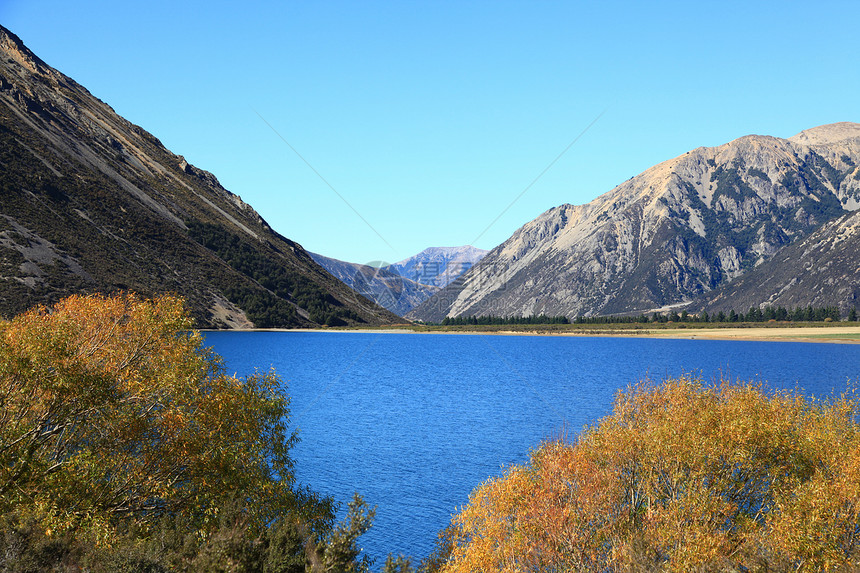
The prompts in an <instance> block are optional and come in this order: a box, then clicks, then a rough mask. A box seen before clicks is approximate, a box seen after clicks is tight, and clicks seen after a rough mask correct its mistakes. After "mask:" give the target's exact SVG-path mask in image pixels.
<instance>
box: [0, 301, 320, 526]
mask: <svg viewBox="0 0 860 573" xmlns="http://www.w3.org/2000/svg"><path fill="white" fill-rule="evenodd" d="M287 406H288V403H287V400H286V398H284V397H283V395H282V394H281V393H280V381H279V380H278V378H277V377H276V376H275V375H273V374H266V375H262V374H257V375H253V376H249V377H247V378H236V377H233V376H228V375H226V374H225V373H224V370H223V367H222V365H221V363H220V361H219V359H218V358H217V357H216V356H214V355H213V354H211V353H210V352H209V351H207V350H206V349H204V348H203V346H202V341H201V337H200V335H199V333H196V332H194V331H192V330H191V322H190V318H189V317H188V314H187V313H186V311H185V309H184V306H183V303H182V301H181V300H179V299H177V298H174V297H171V296H163V297H160V298H157V299H155V300H152V301H149V300H142V299H140V298H138V297H136V296H134V295H117V296H110V297H106V296H100V295H94V296H73V297H70V298H68V299H65V300H63V301H62V302H60V303H58V304H57V305H56V306H55V307H53V308H50V309H48V308H38V309H35V310H32V311H30V312H28V313H25V314H23V315H21V316H19V317H17V318H15V319H13V320H12V321H9V322H4V323H0V509H2V510H3V511H10V510H14V511H17V512H19V513H21V512H30V513H32V514H37V515H38V516H39V519H40V520H42V521H43V523H45V524H46V525H45V526H46V528H48V531H49V532H50V530H51V529H55V530H68V529H70V528H72V529H78V530H81V529H83V530H89V531H92V532H101V535H103V536H105V535H109V531H110V527H111V525H112V524H115V523H117V521H118V520H123V519H125V520H128V519H132V520H134V521H135V522H136V523H142V524H145V523H146V522H151V521H153V520H155V519H159V518H160V517H162V516H164V515H166V514H167V515H175V516H177V518H178V517H179V516H181V517H182V519H183V520H184V521H187V522H189V523H192V524H194V527H195V528H196V529H199V531H201V532H202V533H205V531H206V528H207V523H214V522H215V520H216V518H217V513H218V511H219V508H221V507H223V506H225V505H226V504H228V503H233V502H234V501H236V500H238V501H239V502H241V504H242V506H243V508H244V510H243V511H244V512H246V514H247V516H248V518H247V519H248V520H250V521H252V522H254V523H257V524H258V525H259V526H260V527H264V526H265V525H266V524H268V523H271V521H272V520H273V519H277V518H279V517H281V516H283V515H285V514H287V513H288V512H295V511H297V510H299V509H300V506H302V504H303V501H302V496H303V495H305V494H304V493H303V492H301V491H299V492H296V491H293V489H292V486H293V483H294V482H293V475H292V462H291V460H290V458H289V455H288V452H289V449H290V447H291V446H292V444H293V442H294V440H295V438H294V436H293V435H291V434H289V433H288V432H287V431H286V428H285V419H286V417H287V414H288V409H287ZM307 495H310V494H307ZM305 501H307V500H305ZM306 507H310V505H307V506H306Z"/></svg>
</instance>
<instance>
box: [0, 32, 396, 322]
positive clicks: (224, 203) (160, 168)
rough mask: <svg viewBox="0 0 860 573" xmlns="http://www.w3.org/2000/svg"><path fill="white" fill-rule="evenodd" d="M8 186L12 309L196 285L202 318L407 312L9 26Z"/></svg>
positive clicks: (380, 318) (1, 121) (0, 228)
mask: <svg viewBox="0 0 860 573" xmlns="http://www.w3.org/2000/svg"><path fill="white" fill-rule="evenodd" d="M0 191H2V194H0V201H1V202H0V315H3V316H7V317H8V316H10V315H12V314H16V313H18V312H21V311H22V310H24V309H26V308H29V307H30V306H33V305H34V304H39V303H50V302H53V301H55V300H57V299H58V298H60V297H62V296H65V295H67V294H71V293H79V292H97V291H98V292H111V291H117V290H133V291H136V292H139V293H141V294H143V295H146V296H153V295H156V294H159V293H163V292H174V293H178V294H181V295H183V296H185V297H186V299H187V300H188V303H189V306H190V309H191V311H192V313H193V314H194V316H195V317H196V318H197V320H198V325H200V326H214V327H250V326H264V327H268V326H314V325H319V324H326V323H327V324H348V323H352V324H359V323H362V324H381V323H390V322H395V321H397V320H398V318H397V317H396V316H394V315H392V314H391V313H390V312H388V311H386V310H384V309H382V308H380V307H378V306H377V305H375V304H374V303H372V302H370V301H368V300H366V299H364V298H363V297H360V296H356V295H355V294H354V293H353V292H352V291H350V290H349V289H348V288H346V287H345V286H344V285H343V284H342V283H341V282H340V281H338V280H336V279H335V278H334V277H332V276H331V275H330V274H329V273H327V272H326V271H325V270H324V269H323V268H322V267H320V266H319V265H317V264H316V263H315V262H314V261H313V260H312V259H311V257H310V256H309V255H308V254H307V253H306V252H305V251H304V249H303V248H302V247H301V246H300V245H298V244H297V243H295V242H293V241H290V240H289V239H287V238H285V237H283V236H281V235H280V234H278V233H276V232H275V231H274V230H272V229H271V227H270V226H269V225H268V224H267V223H266V221H264V220H263V218H262V217H260V215H259V214H258V213H257V212H256V211H254V209H253V208H252V207H251V206H249V205H248V204H246V203H245V202H244V201H242V200H241V199H240V198H239V197H238V196H237V195H235V194H233V193H231V192H230V191H228V190H226V189H224V188H223V187H222V186H221V185H220V183H219V182H218V180H217V179H216V178H215V176H214V175H212V174H211V173H209V172H207V171H204V170H202V169H198V168H196V167H194V166H192V165H190V164H188V162H186V161H185V159H184V158H183V157H182V156H180V155H175V154H173V153H171V152H170V151H168V150H167V149H166V148H165V147H164V146H163V145H162V144H161V142H160V141H159V140H158V139H157V138H155V137H154V136H153V135H151V134H150V133H148V132H146V131H145V130H143V129H142V128H140V127H138V126H136V125H133V124H131V123H130V122H128V121H127V120H125V119H123V118H122V117H120V116H118V115H117V114H116V113H115V112H114V111H113V109H111V108H110V106H108V105H107V104H105V103H104V102H102V101H100V100H98V99H97V98H95V97H93V96H92V94H90V93H89V92H88V91H87V90H86V89H85V88H84V87H82V86H81V85H79V84H78V83H77V82H75V81H74V80H72V79H71V78H69V77H67V76H65V75H64V74H62V73H60V72H58V71H57V70H55V69H53V68H51V67H50V66H48V65H47V64H45V63H44V62H43V61H42V60H41V59H39V58H38V57H37V56H35V55H34V54H33V53H32V52H30V50H28V49H27V48H26V46H24V44H23V42H21V40H20V39H19V38H18V37H17V36H15V35H14V34H12V33H11V32H9V31H8V30H6V29H5V28H2V27H0Z"/></svg>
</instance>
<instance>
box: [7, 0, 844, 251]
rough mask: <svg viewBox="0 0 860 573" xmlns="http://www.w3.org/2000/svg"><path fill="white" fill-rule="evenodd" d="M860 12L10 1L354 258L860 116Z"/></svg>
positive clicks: (149, 116)
mask: <svg viewBox="0 0 860 573" xmlns="http://www.w3.org/2000/svg"><path fill="white" fill-rule="evenodd" d="M858 22H860V3H857V2H854V1H845V2H828V1H824V2H819V3H810V2H808V1H806V2H612V1H608V2H599V3H598V2H594V3H585V2H540V1H531V2H525V1H523V2H504V1H502V2H479V1H465V0H459V1H452V2H447V1H426V2H415V1H402V2H373V1H368V0H365V1H361V2H333V1H332V2H329V1H274V0H272V1H260V2H253V1H252V2H247V3H244V5H242V3H237V2H232V1H231V2H220V1H212V0H210V1H206V2H199V1H189V2H183V1H181V2H175V1H170V2H168V1H163V0H150V1H148V2H108V1H104V2H101V1H90V0H76V1H74V2H70V1H68V0H0V23H2V24H3V25H4V26H6V27H8V28H9V29H11V30H12V31H13V32H14V33H16V34H17V35H18V36H20V37H21V39H22V40H23V41H24V42H25V43H26V44H27V45H28V46H29V47H30V48H31V49H32V50H34V51H35V52H36V54H37V55H39V56H40V57H41V58H42V59H44V60H45V61H46V62H47V63H48V64H50V65H52V66H54V67H56V68H58V69H59V70H60V71H62V72H64V73H66V74H67V75H69V76H71V77H73V78H74V79H75V80H77V81H78V82H79V83H81V84H83V85H84V86H86V87H87V88H88V89H89V90H90V91H91V92H92V93H93V94H94V95H95V96H97V97H99V98H100V99H102V100H104V101H106V102H107V103H109V104H110V105H111V106H113V108H114V109H115V110H116V111H117V112H118V113H120V114H121V115H123V116H125V117H126V118H127V119H129V120H130V121H132V122H134V123H137V124H139V125H141V126H142V127H144V128H145V129H147V130H148V131H150V132H152V133H153V134H154V135H156V136H157V137H158V138H160V139H161V141H162V142H163V143H164V144H165V145H166V146H167V147H168V148H169V149H170V150H171V151H173V152H175V153H178V154H182V155H184V156H185V157H186V158H187V159H188V160H189V161H190V162H191V163H193V164H195V165H197V166H198V167H201V168H203V169H207V170H209V171H211V172H213V173H214V174H215V175H216V176H217V177H218V178H219V179H220V180H221V182H222V183H223V184H224V186H225V187H227V188H228V189H230V190H231V191H233V192H234V193H237V194H239V195H240V196H241V197H242V198H243V199H244V200H245V201H247V202H248V203H250V204H251V205H253V206H254V207H255V208H256V209H257V211H259V212H260V214H261V215H262V216H263V217H264V218H265V219H266V220H267V221H269V223H270V224H271V225H272V226H273V227H274V228H275V229H276V230H277V231H278V232H280V233H282V234H284V235H286V236H287V237H290V238H291V239H294V240H296V241H298V242H299V243H301V244H302V245H303V246H304V247H305V248H307V249H308V250H312V251H315V252H318V253H321V254H324V255H328V256H331V257H335V258H339V259H343V260H348V261H352V262H369V261H375V260H385V261H396V260H400V259H403V258H405V257H407V256H410V255H412V254H414V253H416V252H418V251H420V250H422V249H424V248H425V247H430V246H455V245H462V244H474V245H475V246H478V247H482V248H492V247H494V246H496V245H498V244H499V243H501V242H503V241H504V240H506V239H507V238H508V237H509V236H510V235H511V234H512V233H513V232H514V231H515V230H516V229H517V228H518V227H520V226H521V225H523V224H524V223H526V222H527V221H529V220H531V219H533V218H534V217H536V216H537V215H539V214H540V213H542V212H543V211H545V210H547V209H549V208H551V207H554V206H557V205H560V204H562V203H574V204H578V203H586V202H588V201H590V200H591V199H593V198H595V197H596V196H598V195H600V194H602V193H604V192H606V191H608V190H610V189H611V188H612V187H614V186H615V185H617V184H619V183H621V182H622V181H624V180H626V179H628V178H630V177H631V176H633V175H636V174H637V173H640V172H641V171H643V170H645V169H647V168H648V167H650V166H651V165H653V164H655V163H658V162H660V161H663V160H666V159H669V158H671V157H675V156H677V155H680V154H682V153H684V152H686V151H687V150H689V149H692V148H695V147H698V146H702V145H705V146H712V145H719V144H722V143H725V142H727V141H730V140H732V139H734V138H736V137H740V136H742V135H746V134H749V133H759V134H767V135H775V136H779V137H789V136H791V135H794V134H795V133H797V132H799V131H801V130H803V129H806V128H809V127H813V126H816V125H821V124H825V123H832V122H836V121H860V109H858V106H860V95H858V94H860V65H858V61H860V36H858V30H857V23H858ZM258 114H259V115H258ZM601 114H603V115H601ZM260 116H262V118H264V119H265V121H263V119H261V117H260ZM598 116H599V119H598V120H597V121H596V122H595V123H594V124H593V125H592V126H591V128H590V129H588V130H587V131H586V132H585V133H584V134H583V135H582V136H581V138H580V139H579V140H578V141H577V142H576V143H575V144H574V145H573V146H572V147H570V149H569V150H568V151H567V152H566V153H565V154H564V155H563V156H562V157H561V158H560V159H559V160H558V161H557V162H556V163H555V164H554V165H553V166H552V167H551V169H549V170H548V171H547V172H546V173H545V174H544V175H543V176H542V177H541V178H540V179H539V180H538V181H537V182H536V183H534V185H533V186H531V187H530V188H529V189H528V191H526V192H525V193H524V194H523V195H522V197H521V198H520V199H519V200H518V201H517V202H516V203H515V204H514V205H513V207H511V208H510V209H509V210H508V211H507V212H505V213H504V215H502V216H501V217H499V218H498V220H496V218H497V217H498V216H499V215H500V213H502V212H503V211H504V209H505V208H506V207H507V206H508V205H509V204H510V203H511V202H512V201H513V200H514V199H515V198H516V197H517V196H519V195H520V194H521V193H522V192H523V190H524V189H526V187H527V186H528V185H529V184H530V183H531V182H532V181H533V180H534V179H535V177H537V176H538V175H539V174H540V173H541V172H542V171H543V170H544V169H545V168H546V167H547V165H548V164H549V163H550V162H551V161H552V160H553V159H554V158H556V156H557V155H558V154H559V153H560V152H562V150H564V149H565V148H566V147H567V146H568V144H570V143H571V141H573V140H574V139H575V138H576V137H577V136H578V135H579V134H580V133H581V132H582V131H583V130H584V129H585V128H586V127H587V126H588V125H589V124H591V123H592V122H593V121H594V120H595V118H598ZM266 122H268V124H271V126H272V127H273V128H274V129H275V130H276V131H277V134H276V133H275V132H274V131H273V130H272V129H271V128H270V127H269V125H267V123H266ZM278 134H279V135H278ZM281 137H282V138H283V140H286V141H287V142H289V144H290V145H292V146H293V147H294V148H295V149H296V150H297V151H298V152H299V153H300V154H301V155H302V156H303V157H304V158H305V159H306V160H307V162H308V163H310V165H312V166H313V168H314V169H316V171H317V172H318V173H319V174H320V175H321V176H322V177H323V178H324V179H325V181H327V182H328V184H330V185H331V186H332V187H333V188H334V189H335V190H336V191H337V193H335V192H334V191H332V189H331V188H329V186H328V185H327V184H326V183H325V182H323V181H322V180H321V179H320V178H319V177H318V176H317V174H316V173H314V171H313V170H312V169H311V168H309V167H308V165H306V164H305V163H304V162H303V161H302V160H301V159H300V158H299V157H298V156H297V155H296V154H295V153H294V152H293V151H292V150H291V149H290V147H289V146H288V145H287V144H285V143H284V141H283V140H282V139H281ZM338 193H339V194H340V195H341V196H342V197H343V199H345V200H346V203H345V202H344V201H343V200H342V199H341V198H340V197H339V196H338ZM347 203H348V204H349V205H351V207H350V206H349V205H347ZM353 209H355V211H357V212H358V213H359V214H360V215H361V217H359V216H358V215H356V213H355V212H354V211H353ZM362 218H363V219H362ZM365 221H366V222H365ZM494 221H495V222H494ZM368 224H369V225H368ZM488 226H489V229H487V227H488ZM485 229H487V230H486V231H485ZM380 236H381V238H380Z"/></svg>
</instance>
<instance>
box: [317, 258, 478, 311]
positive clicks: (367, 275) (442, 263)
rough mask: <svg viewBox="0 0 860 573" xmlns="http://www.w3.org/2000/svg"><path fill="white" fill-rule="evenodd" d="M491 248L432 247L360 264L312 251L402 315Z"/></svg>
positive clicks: (339, 275)
mask: <svg viewBox="0 0 860 573" xmlns="http://www.w3.org/2000/svg"><path fill="white" fill-rule="evenodd" d="M488 252H489V251H486V250H484V249H478V248H476V247H472V246H470V245H466V246H462V247H430V248H428V249H424V250H423V251H421V252H420V253H418V254H416V255H413V256H411V257H408V258H406V259H404V260H402V261H400V262H398V263H394V264H388V265H386V264H384V263H382V262H377V263H375V264H368V265H360V264H357V263H349V262H345V261H340V260H338V259H332V258H330V257H326V256H323V255H319V254H316V253H310V255H311V256H312V257H313V258H314V260H315V261H316V262H318V263H319V264H320V265H322V266H323V267H324V268H325V269H326V270H327V271H328V272H330V273H331V274H333V275H334V276H336V277H337V278H338V279H340V280H341V281H343V282H344V283H345V284H346V285H347V286H349V287H350V288H351V289H353V290H355V291H357V292H358V293H360V294H362V295H364V296H365V297H367V298H368V299H370V300H372V301H374V302H376V303H377V304H379V305H381V306H383V307H385V308H387V309H388V310H390V311H391V312H393V313H394V314H397V315H400V316H403V315H405V314H407V313H408V312H410V311H411V310H412V309H413V308H415V307H416V306H418V305H420V304H421V303H423V302H424V301H425V300H427V299H428V298H430V297H431V296H433V294H435V293H436V292H438V291H439V289H440V288H442V287H444V286H447V285H448V284H449V283H450V282H452V281H454V280H455V279H456V278H457V277H458V276H460V275H461V274H463V273H464V272H466V271H467V270H469V269H470V268H471V267H472V265H474V264H475V263H476V262H478V261H480V260H481V258H482V257H483V256H484V255H486V254H487V253H488Z"/></svg>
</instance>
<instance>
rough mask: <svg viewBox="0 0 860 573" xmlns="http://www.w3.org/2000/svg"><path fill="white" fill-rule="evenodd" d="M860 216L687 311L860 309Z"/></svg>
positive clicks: (832, 224)
mask: <svg viewBox="0 0 860 573" xmlns="http://www.w3.org/2000/svg"><path fill="white" fill-rule="evenodd" d="M858 277H860V211H854V212H853V213H849V214H846V215H843V216H842V217H838V218H837V219H834V220H832V221H828V222H827V223H825V224H824V225H822V226H821V227H819V228H818V229H817V230H815V232H813V233H812V234H811V235H809V236H808V237H806V238H805V239H802V240H800V241H797V242H796V243H792V244H791V245H788V246H787V247H784V248H783V249H781V250H780V251H779V252H778V253H777V254H776V255H774V256H773V257H771V259H770V260H768V261H767V262H765V263H763V264H761V265H759V266H758V267H756V268H754V269H752V270H750V271H749V272H747V273H746V274H744V275H743V276H741V277H739V278H737V279H736V280H734V281H731V282H730V283H728V284H727V285H726V286H725V287H723V288H721V289H719V290H717V291H715V292H713V293H711V295H710V296H708V297H707V298H706V299H704V300H702V301H694V302H693V304H692V305H691V306H690V308H689V309H688V310H692V311H694V312H698V311H703V310H704V311H707V312H709V313H711V314H713V313H714V312H719V311H721V310H722V311H724V312H728V311H729V310H732V309H734V310H736V311H740V310H747V309H749V308H750V307H758V306H760V305H762V304H768V305H772V306H782V307H785V308H795V307H798V306H810V305H811V306H813V307H825V306H830V305H833V304H837V305H838V306H839V307H840V310H841V311H842V315H843V316H846V315H847V313H848V312H849V311H850V310H851V309H852V308H857V307H860V279H858Z"/></svg>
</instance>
